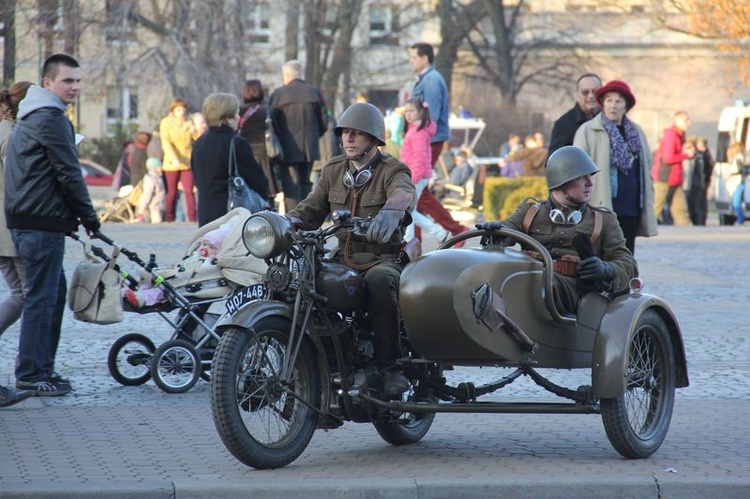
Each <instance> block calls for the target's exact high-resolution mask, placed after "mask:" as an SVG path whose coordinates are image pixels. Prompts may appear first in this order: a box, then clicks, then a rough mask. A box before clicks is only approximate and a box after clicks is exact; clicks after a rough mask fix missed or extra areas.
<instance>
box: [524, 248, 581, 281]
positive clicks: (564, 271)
mask: <svg viewBox="0 0 750 499" xmlns="http://www.w3.org/2000/svg"><path fill="white" fill-rule="evenodd" d="M524 253H526V254H527V255H529V256H530V257H532V258H536V259H537V260H544V258H543V257H542V254H541V253H539V252H537V251H530V250H526V251H524ZM580 261H581V259H580V258H578V257H577V256H575V255H563V256H561V257H560V259H559V260H552V271H553V272H554V273H555V274H560V275H561V276H565V277H575V276H576V275H577V274H578V262H580Z"/></svg>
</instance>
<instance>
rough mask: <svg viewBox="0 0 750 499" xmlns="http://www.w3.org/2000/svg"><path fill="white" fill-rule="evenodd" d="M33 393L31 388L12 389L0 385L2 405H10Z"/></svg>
mask: <svg viewBox="0 0 750 499" xmlns="http://www.w3.org/2000/svg"><path fill="white" fill-rule="evenodd" d="M33 395H34V392H33V391H31V390H11V389H9V388H5V387H4V386H0V407H10V406H12V405H14V404H17V403H19V402H21V401H23V400H26V399H27V398H29V397H31V396H33Z"/></svg>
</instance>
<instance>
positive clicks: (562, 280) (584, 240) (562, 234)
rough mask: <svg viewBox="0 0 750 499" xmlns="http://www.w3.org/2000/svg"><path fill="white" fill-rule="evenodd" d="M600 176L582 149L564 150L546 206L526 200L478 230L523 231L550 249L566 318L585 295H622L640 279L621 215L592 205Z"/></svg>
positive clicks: (550, 175)
mask: <svg viewBox="0 0 750 499" xmlns="http://www.w3.org/2000/svg"><path fill="white" fill-rule="evenodd" d="M598 172H599V169H598V168H597V167H596V165H595V164H594V162H593V161H592V160H591V158H590V157H589V155H588V154H586V153H585V152H584V151H583V150H582V149H579V148H578V147H574V146H566V147H562V148H560V149H558V150H557V151H555V152H554V153H552V155H551V156H550V157H549V159H548V160H547V171H546V178H547V187H548V189H549V193H550V194H549V198H547V200H546V201H542V202H538V201H536V200H533V199H531V198H527V199H526V200H524V202H523V203H521V205H520V206H519V207H518V208H517V209H516V211H515V212H514V213H513V214H512V215H511V216H510V217H508V218H507V219H506V220H504V221H502V222H488V223H484V224H478V225H477V228H479V229H485V230H487V229H493V228H499V227H507V228H509V229H514V230H517V231H520V232H525V233H526V234H529V235H530V236H531V237H533V238H534V239H536V240H537V241H539V242H540V243H542V244H543V245H544V247H545V248H547V250H548V251H549V253H550V256H551V257H552V259H553V270H554V277H553V279H554V281H553V282H554V284H553V293H554V299H555V304H556V306H557V308H558V310H559V311H560V312H562V313H575V311H576V310H577V309H578V303H579V301H580V298H581V296H582V295H583V294H584V293H586V292H602V291H607V292H619V291H623V290H626V289H628V284H629V282H630V279H632V278H633V277H636V276H637V275H638V266H637V264H636V261H635V258H633V254H632V253H631V252H630V250H628V248H627V247H626V246H625V236H623V233H622V229H620V224H619V223H618V222H617V216H616V215H615V214H614V213H613V212H611V211H609V210H608V209H606V208H601V207H594V206H589V205H588V202H589V199H590V198H591V192H592V187H593V185H594V175H596V173H598ZM526 253H527V254H530V255H531V256H534V257H536V258H540V257H541V255H539V254H535V252H533V251H526Z"/></svg>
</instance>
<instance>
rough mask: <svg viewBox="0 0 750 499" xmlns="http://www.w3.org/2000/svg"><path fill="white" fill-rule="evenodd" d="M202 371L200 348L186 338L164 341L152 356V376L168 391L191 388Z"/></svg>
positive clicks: (183, 390) (155, 381)
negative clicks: (196, 347)
mask: <svg viewBox="0 0 750 499" xmlns="http://www.w3.org/2000/svg"><path fill="white" fill-rule="evenodd" d="M202 372H203V368H202V366H201V357H200V354H199V353H198V350H196V349H195V347H194V346H193V345H191V344H190V343H188V342H187V341H185V340H169V341H167V342H164V343H163V344H162V345H161V346H159V348H157V349H156V351H155V352H154V354H153V356H152V357H151V377H152V378H153V379H154V383H156V386H158V387H159V388H161V389H162V390H164V391H165V392H167V393H184V392H186V391H188V390H190V389H191V388H192V387H193V386H195V384H196V383H197V382H198V380H199V379H200V377H201V373H202Z"/></svg>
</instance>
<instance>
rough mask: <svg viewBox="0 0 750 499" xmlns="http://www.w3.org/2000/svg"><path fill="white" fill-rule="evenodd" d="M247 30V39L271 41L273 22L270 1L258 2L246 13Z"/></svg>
mask: <svg viewBox="0 0 750 499" xmlns="http://www.w3.org/2000/svg"><path fill="white" fill-rule="evenodd" d="M245 19H246V22H247V30H246V32H245V33H246V34H245V38H246V39H247V41H249V42H251V43H253V44H258V43H269V42H270V41H271V23H270V13H269V7H268V3H266V2H258V3H257V4H255V5H253V6H252V7H251V8H250V9H249V10H248V12H247V15H246V18H245Z"/></svg>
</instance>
